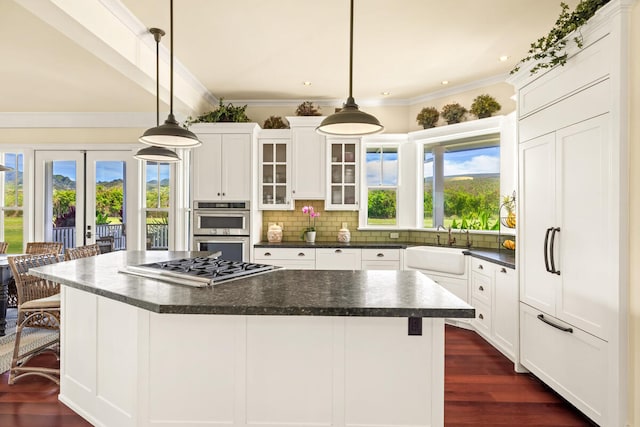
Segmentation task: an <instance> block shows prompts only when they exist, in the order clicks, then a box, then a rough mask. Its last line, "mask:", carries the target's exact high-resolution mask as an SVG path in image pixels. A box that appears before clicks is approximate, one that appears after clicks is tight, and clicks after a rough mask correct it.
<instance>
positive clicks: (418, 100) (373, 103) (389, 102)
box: [225, 74, 509, 107]
mask: <svg viewBox="0 0 640 427" xmlns="http://www.w3.org/2000/svg"><path fill="white" fill-rule="evenodd" d="M508 76H509V74H498V75H495V76H491V77H487V78H486V79H481V80H476V81H473V82H470V83H466V84H463V85H458V86H452V87H448V88H446V89H441V90H437V91H435V92H431V93H428V94H425V95H420V96H416V97H414V98H405V99H397V98H395V99H378V98H375V99H360V100H356V103H357V104H358V106H360V107H409V106H412V105H417V104H423V103H425V102H428V101H433V100H434V99H441V98H446V97H449V96H451V95H457V94H459V93H463V92H468V91H471V90H474V89H480V88H483V87H486V86H491V85H494V84H498V83H506V81H507V77H508ZM225 101H226V102H230V103H232V104H246V105H247V106H249V107H297V106H298V105H300V104H301V103H302V102H304V101H311V102H313V103H314V104H317V105H319V106H320V107H339V106H341V105H342V104H343V103H344V101H345V100H344V99H315V100H309V99H284V100H283V99H225Z"/></svg>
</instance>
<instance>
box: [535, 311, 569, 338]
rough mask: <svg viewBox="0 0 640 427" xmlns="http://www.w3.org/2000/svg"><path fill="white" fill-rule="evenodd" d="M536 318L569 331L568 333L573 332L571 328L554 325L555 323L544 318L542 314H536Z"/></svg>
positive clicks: (563, 330)
mask: <svg viewBox="0 0 640 427" xmlns="http://www.w3.org/2000/svg"><path fill="white" fill-rule="evenodd" d="M538 320H542V321H543V322H544V323H546V324H547V325H549V326H553V327H554V328H556V329H560V330H561V331H562V332H569V333H570V334H572V333H573V328H565V327H564V326H560V325H556V324H555V323H553V322H551V321H549V320H547V319H545V317H544V314H538Z"/></svg>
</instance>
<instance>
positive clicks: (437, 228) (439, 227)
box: [436, 224, 447, 246]
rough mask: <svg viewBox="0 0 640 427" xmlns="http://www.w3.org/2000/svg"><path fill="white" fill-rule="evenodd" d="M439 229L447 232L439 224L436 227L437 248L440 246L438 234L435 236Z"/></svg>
mask: <svg viewBox="0 0 640 427" xmlns="http://www.w3.org/2000/svg"><path fill="white" fill-rule="evenodd" d="M441 228H442V229H443V230H444V231H447V229H446V228H444V226H443V225H442V224H440V225H438V226H437V227H436V244H437V245H438V246H440V235H439V234H437V232H438V230H440V229H441Z"/></svg>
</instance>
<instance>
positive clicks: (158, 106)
mask: <svg viewBox="0 0 640 427" xmlns="http://www.w3.org/2000/svg"><path fill="white" fill-rule="evenodd" d="M160 37H161V36H160V34H159V33H158V34H154V38H155V40H156V126H160Z"/></svg>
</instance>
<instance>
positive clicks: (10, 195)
mask: <svg viewBox="0 0 640 427" xmlns="http://www.w3.org/2000/svg"><path fill="white" fill-rule="evenodd" d="M2 164H3V165H5V166H7V167H10V168H12V169H13V170H8V171H6V172H3V173H2V175H4V176H2V187H3V189H2V195H1V196H0V197H2V200H1V201H0V216H1V218H0V220H1V221H0V223H1V224H2V226H1V228H0V240H2V241H4V242H7V243H9V248H8V249H7V252H8V253H13V254H19V253H22V252H23V243H22V242H23V230H24V227H23V223H24V220H23V195H24V189H23V182H22V178H23V174H24V155H23V154H18V153H5V154H4V159H3V162H2Z"/></svg>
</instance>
